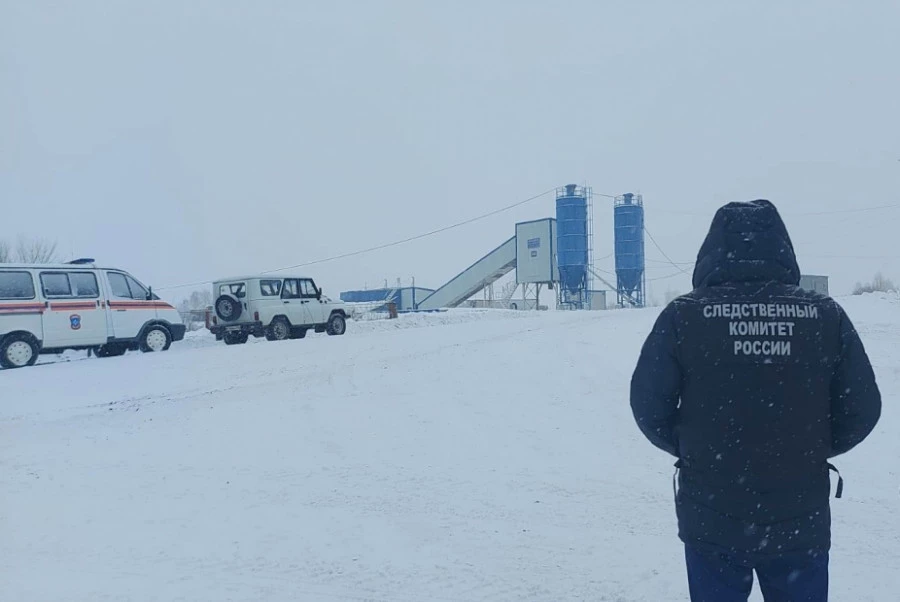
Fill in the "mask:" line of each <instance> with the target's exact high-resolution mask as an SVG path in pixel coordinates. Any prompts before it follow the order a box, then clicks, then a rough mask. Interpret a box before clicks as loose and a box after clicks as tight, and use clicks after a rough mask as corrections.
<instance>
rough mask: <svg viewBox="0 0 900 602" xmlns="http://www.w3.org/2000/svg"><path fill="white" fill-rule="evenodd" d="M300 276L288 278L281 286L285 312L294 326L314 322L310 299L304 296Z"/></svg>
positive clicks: (307, 324)
mask: <svg viewBox="0 0 900 602" xmlns="http://www.w3.org/2000/svg"><path fill="white" fill-rule="evenodd" d="M301 282H302V280H300V279H299V278H286V279H285V281H284V285H283V286H282V288H281V300H282V303H283V305H284V313H285V315H286V316H287V317H288V320H290V321H291V324H292V325H294V326H310V325H312V324H314V323H315V322H313V316H312V312H311V311H310V309H309V299H304V298H303V289H302V288H301V286H300V283H301Z"/></svg>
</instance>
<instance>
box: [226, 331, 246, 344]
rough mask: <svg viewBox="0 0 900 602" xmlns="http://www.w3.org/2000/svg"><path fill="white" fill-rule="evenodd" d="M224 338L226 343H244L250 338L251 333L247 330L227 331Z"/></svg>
mask: <svg viewBox="0 0 900 602" xmlns="http://www.w3.org/2000/svg"><path fill="white" fill-rule="evenodd" d="M224 338H225V344H226V345H243V344H244V343H246V342H247V339H249V338H250V335H248V334H247V333H246V332H226V333H225V337H224Z"/></svg>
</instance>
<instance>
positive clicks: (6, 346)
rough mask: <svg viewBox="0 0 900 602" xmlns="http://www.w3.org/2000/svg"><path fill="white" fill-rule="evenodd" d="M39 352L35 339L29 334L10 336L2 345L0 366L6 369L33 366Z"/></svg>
mask: <svg viewBox="0 0 900 602" xmlns="http://www.w3.org/2000/svg"><path fill="white" fill-rule="evenodd" d="M39 352H40V350H39V349H38V346H37V342H36V341H35V340H34V337H32V336H30V335H27V334H13V335H10V336H8V337H6V338H5V339H3V343H2V344H0V366H3V367H4V368H24V367H25V366H33V365H34V363H35V362H36V361H37V359H38V353H39Z"/></svg>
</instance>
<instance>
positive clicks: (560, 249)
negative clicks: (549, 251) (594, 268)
mask: <svg viewBox="0 0 900 602" xmlns="http://www.w3.org/2000/svg"><path fill="white" fill-rule="evenodd" d="M587 217H588V216H587V199H586V198H585V197H584V196H577V195H576V191H575V186H574V185H569V186H566V193H565V195H564V196H560V197H557V199H556V261H557V264H558V265H559V280H560V286H561V287H562V288H563V289H564V290H567V291H569V292H571V293H575V292H577V291H580V290H582V289H584V287H585V283H586V280H587V279H586V277H587V265H588V236H587V234H588V224H587Z"/></svg>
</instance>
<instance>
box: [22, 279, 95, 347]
mask: <svg viewBox="0 0 900 602" xmlns="http://www.w3.org/2000/svg"><path fill="white" fill-rule="evenodd" d="M39 279H40V285H41V292H42V293H43V295H44V298H45V299H46V300H47V302H48V306H47V308H46V309H45V311H44V315H43V323H44V347H45V348H48V349H54V348H67V347H69V348H71V347H93V346H96V345H102V344H104V343H105V342H106V338H107V336H108V334H107V328H106V310H105V308H104V307H103V298H102V297H101V294H100V286H99V283H98V282H97V275H96V274H95V273H94V272H88V271H68V270H58V271H57V270H54V271H46V272H41V273H40V275H39Z"/></svg>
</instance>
